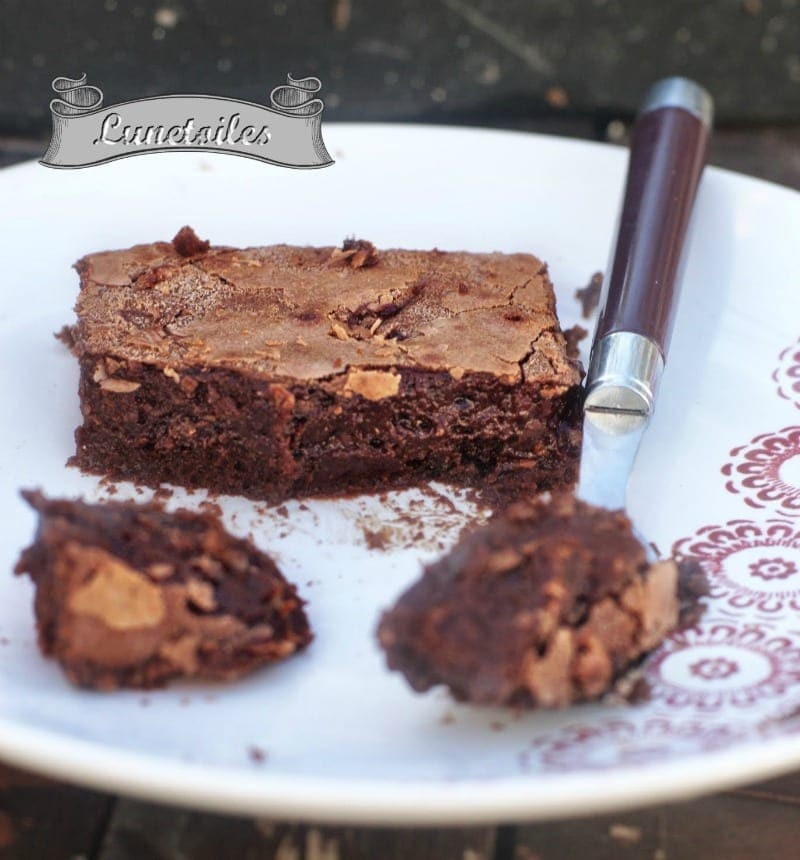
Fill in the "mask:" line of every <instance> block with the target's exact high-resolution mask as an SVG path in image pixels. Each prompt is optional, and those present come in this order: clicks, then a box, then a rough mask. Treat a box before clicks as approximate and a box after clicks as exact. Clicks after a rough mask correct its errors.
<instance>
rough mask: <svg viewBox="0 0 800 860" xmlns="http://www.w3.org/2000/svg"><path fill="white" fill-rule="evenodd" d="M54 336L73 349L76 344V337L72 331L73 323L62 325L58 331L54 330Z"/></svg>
mask: <svg viewBox="0 0 800 860" xmlns="http://www.w3.org/2000/svg"><path fill="white" fill-rule="evenodd" d="M53 337H54V338H55V339H56V340H59V341H61V343H63V344H64V346H65V347H67V349H72V347H73V346H75V337H74V335H73V333H72V326H71V325H65V326H61V328H60V329H59V330H58V331H55V332H53Z"/></svg>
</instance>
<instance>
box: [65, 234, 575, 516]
mask: <svg viewBox="0 0 800 860" xmlns="http://www.w3.org/2000/svg"><path fill="white" fill-rule="evenodd" d="M76 268H77V270H78V272H79V273H80V278H81V291H80V296H79V298H78V302H77V306H76V311H77V317H78V321H77V324H76V325H74V326H72V328H71V329H70V330H69V331H68V332H65V335H64V336H63V339H64V340H65V342H68V343H69V345H70V347H71V349H72V350H73V352H74V354H75V355H76V356H77V357H78V359H79V362H80V369H81V379H80V400H81V410H82V413H83V425H82V426H81V427H79V428H78V430H77V431H76V440H77V452H76V456H75V458H74V462H76V463H77V465H79V466H80V467H81V468H83V469H85V470H87V471H90V472H95V473H99V474H104V475H107V476H109V477H112V478H115V479H128V480H132V481H136V482H141V483H145V484H149V485H158V484H159V483H161V482H169V483H173V484H180V485H184V486H189V487H198V486H202V487H208V488H210V489H211V490H213V491H216V492H224V493H237V494H243V495H246V496H250V497H252V498H259V499H265V500H267V501H273V502H277V501H279V500H282V499H285V498H287V497H290V496H304V495H310V494H340V493H343V492H362V491H363V492H369V491H381V490H385V489H391V488H400V487H406V486H411V485H414V484H419V483H422V482H425V481H429V480H434V479H435V480H443V481H446V482H449V483H452V484H457V485H470V486H475V485H479V486H483V487H488V488H490V489H492V490H495V491H497V492H498V493H502V492H503V491H505V490H508V491H510V492H511V493H515V492H517V491H519V490H520V489H521V488H523V489H524V491H525V492H526V493H529V492H533V491H534V490H545V489H549V488H555V487H565V486H568V485H571V484H572V483H573V482H574V480H575V478H576V467H577V461H578V451H579V445H580V425H581V416H580V399H581V392H580V387H579V382H580V370H579V366H578V364H577V362H576V361H575V360H574V359H573V358H572V357H570V355H569V354H568V349H567V344H566V341H565V338H564V335H563V334H562V332H561V329H560V328H559V324H558V320H557V318H556V313H555V299H554V295H553V290H552V286H551V284H550V281H549V279H548V277H547V270H546V267H545V266H544V264H543V263H542V262H540V261H539V260H538V259H536V258H535V257H533V256H531V255H529V254H499V253H491V254H472V253H457V252H452V253H451V252H447V253H446V252H443V251H437V250H433V251H403V250H384V251H380V250H376V248H375V247H374V246H373V245H372V244H371V243H370V242H366V241H364V240H354V239H353V240H347V241H346V242H345V243H344V245H343V246H342V247H341V248H332V247H327V248H311V247H291V246H288V245H275V246H271V247H263V248H247V249H244V250H240V249H235V248H227V247H214V246H211V247H209V245H208V243H207V242H204V241H200V240H199V239H198V238H197V237H196V236H195V235H194V233H193V232H192V231H191V230H190V229H189V228H188V227H184V228H183V229H182V230H181V231H180V233H179V234H178V235H177V236H176V237H175V239H174V240H173V242H171V243H169V242H156V243H154V244H150V245H137V246H135V247H133V248H130V249H128V250H123V251H106V252H103V253H97V254H90V255H89V256H87V257H84V258H83V259H82V260H80V261H79V262H78V263H77V264H76Z"/></svg>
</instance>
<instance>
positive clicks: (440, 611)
mask: <svg viewBox="0 0 800 860" xmlns="http://www.w3.org/2000/svg"><path fill="white" fill-rule="evenodd" d="M706 591H707V583H706V581H705V577H704V575H703V573H702V570H701V569H700V567H699V565H697V564H696V563H685V564H682V565H681V566H680V567H679V566H678V565H677V564H676V563H675V562H674V561H662V562H658V563H656V564H649V563H648V561H647V558H646V555H645V550H644V547H643V546H642V545H641V544H640V543H639V541H638V540H637V539H636V538H635V536H634V534H633V532H632V528H631V523H630V521H629V520H628V518H627V517H626V516H625V514H624V513H623V512H621V511H606V510H603V509H601V508H596V507H593V506H590V505H587V504H585V503H584V502H581V501H579V500H577V499H576V498H575V497H574V496H571V495H569V494H559V495H556V496H554V497H552V498H539V499H536V500H534V501H529V502H527V501H526V502H518V503H516V504H514V505H511V506H510V507H509V508H508V509H507V510H506V511H505V512H503V513H502V514H499V515H497V516H496V517H495V518H493V519H492V520H491V521H490V522H489V523H488V524H487V525H486V526H484V527H482V528H479V529H476V530H474V531H472V532H470V533H468V534H466V535H465V536H464V537H463V538H462V539H461V540H460V541H459V543H458V544H457V545H456V546H455V548H454V549H453V550H452V552H450V553H449V554H448V555H446V556H445V557H444V558H442V559H440V560H439V561H437V562H436V563H434V564H432V565H430V566H429V567H427V568H426V569H425V571H424V573H423V576H422V578H421V579H420V580H419V581H418V582H416V583H415V584H414V585H412V586H411V588H409V589H408V591H406V592H405V593H404V594H403V595H402V596H401V597H400V598H399V600H398V601H397V603H396V604H395V606H394V607H393V608H392V609H390V610H389V611H388V612H386V613H385V614H384V615H383V618H382V619H381V622H380V625H379V628H378V639H379V642H380V644H381V645H382V647H383V648H384V650H385V651H386V655H387V660H388V664H389V667H390V668H391V669H397V670H399V671H400V672H402V673H403V674H404V675H405V676H406V678H407V679H408V681H409V683H410V684H411V686H412V687H413V688H414V689H415V690H417V691H424V690H427V689H429V688H430V687H433V686H435V685H437V684H444V685H446V686H447V687H449V688H450V691H451V692H452V694H453V695H454V697H455V698H457V699H460V700H463V701H469V702H475V703H478V704H486V705H490V704H491V705H513V706H523V707H547V708H557V707H564V706H566V705H569V704H571V703H574V702H583V701H589V700H592V699H597V698H599V697H601V696H602V695H603V694H605V693H606V692H608V691H609V690H610V689H611V688H612V687H613V686H614V684H615V682H616V681H617V680H618V679H619V678H620V677H621V676H622V675H624V673H625V672H626V671H627V670H629V669H630V668H631V667H632V666H633V665H634V664H636V663H637V662H638V661H639V660H640V659H641V658H642V657H643V656H644V655H645V654H646V653H647V652H648V651H650V650H652V649H653V648H655V647H656V646H657V645H659V644H660V643H661V642H662V641H663V639H664V637H665V636H666V635H667V634H668V633H669V632H670V631H671V630H673V629H674V628H676V627H677V626H678V625H679V624H682V623H692V622H693V621H694V620H695V619H696V617H697V614H698V611H699V609H698V606H697V598H698V597H699V596H700V595H702V594H705V593H706Z"/></svg>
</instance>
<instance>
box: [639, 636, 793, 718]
mask: <svg viewBox="0 0 800 860" xmlns="http://www.w3.org/2000/svg"><path fill="white" fill-rule="evenodd" d="M647 679H648V681H649V682H650V683H651V697H652V699H653V700H654V701H655V700H658V701H659V702H660V703H662V704H663V705H666V706H667V707H669V708H691V709H693V710H695V711H700V712H702V713H704V714H705V713H709V712H713V711H719V710H722V709H728V708H735V709H737V710H738V709H743V708H750V707H753V706H755V705H760V704H762V703H765V702H767V701H768V700H770V699H775V698H779V697H781V696H783V695H784V694H785V693H786V692H787V691H788V690H790V689H791V688H793V687H797V694H798V696H800V639H798V638H797V636H796V635H795V634H793V633H788V632H784V631H780V632H779V631H777V630H775V629H774V628H773V627H772V626H771V625H767V624H759V623H753V622H747V623H742V624H737V623H735V622H733V621H729V620H727V619H726V620H724V621H723V620H716V621H709V622H706V623H704V624H700V625H698V626H697V627H693V628H691V629H689V630H683V631H680V632H678V633H676V634H674V635H673V636H672V637H670V638H669V639H668V640H667V641H666V642H665V643H664V645H663V647H662V648H661V649H660V650H659V651H658V652H657V653H656V654H655V655H654V657H653V659H652V660H651V661H650V662H649V663H648V666H647Z"/></svg>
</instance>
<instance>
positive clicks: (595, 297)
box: [575, 272, 603, 320]
mask: <svg viewBox="0 0 800 860" xmlns="http://www.w3.org/2000/svg"><path fill="white" fill-rule="evenodd" d="M602 290H603V273H602V272H595V273H594V274H593V275H592V277H591V278H590V279H589V283H588V284H587V285H586V286H585V287H579V288H578V289H577V290H575V298H576V299H577V300H578V301H579V302H580V303H581V314H582V315H583V318H584V319H585V320H588V319H589V317H590V316H591V315H592V314H593V313H594V312H595V311H596V310H597V306H598V305H599V304H600V293H601V292H602Z"/></svg>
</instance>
